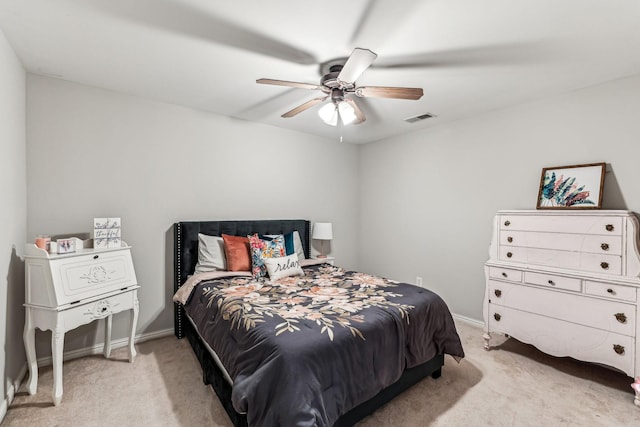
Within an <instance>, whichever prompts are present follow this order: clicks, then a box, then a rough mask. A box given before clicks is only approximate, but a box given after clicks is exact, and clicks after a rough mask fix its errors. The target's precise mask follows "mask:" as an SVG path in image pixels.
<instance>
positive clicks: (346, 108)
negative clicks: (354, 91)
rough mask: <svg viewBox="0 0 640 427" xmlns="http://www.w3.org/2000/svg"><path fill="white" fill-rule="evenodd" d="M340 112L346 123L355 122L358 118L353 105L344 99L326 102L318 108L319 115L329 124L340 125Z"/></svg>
mask: <svg viewBox="0 0 640 427" xmlns="http://www.w3.org/2000/svg"><path fill="white" fill-rule="evenodd" d="M338 114H339V115H340V119H341V120H342V124H344V125H348V124H350V123H353V122H354V121H355V119H356V112H355V110H354V109H353V107H352V106H351V105H349V103H347V102H344V101H339V102H337V103H333V102H331V103H328V104H325V105H323V106H322V108H320V109H319V110H318V115H319V116H320V118H321V119H322V121H323V122H325V123H326V124H328V125H329V126H337V125H338Z"/></svg>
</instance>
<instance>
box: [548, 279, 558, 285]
mask: <svg viewBox="0 0 640 427" xmlns="http://www.w3.org/2000/svg"><path fill="white" fill-rule="evenodd" d="M547 283H549V284H550V285H551V286H555V285H556V282H554V281H553V280H551V279H549V281H548V282H547Z"/></svg>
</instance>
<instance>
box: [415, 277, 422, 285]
mask: <svg viewBox="0 0 640 427" xmlns="http://www.w3.org/2000/svg"><path fill="white" fill-rule="evenodd" d="M416 285H417V286H420V287H422V277H420V276H416Z"/></svg>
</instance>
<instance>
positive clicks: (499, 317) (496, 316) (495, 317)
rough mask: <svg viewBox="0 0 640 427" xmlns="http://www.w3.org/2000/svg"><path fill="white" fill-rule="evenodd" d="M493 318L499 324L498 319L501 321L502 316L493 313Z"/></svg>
mask: <svg viewBox="0 0 640 427" xmlns="http://www.w3.org/2000/svg"><path fill="white" fill-rule="evenodd" d="M493 318H494V319H496V321H498V322H499V321H500V319H502V316H500V315H499V314H498V313H495V314H494V315H493Z"/></svg>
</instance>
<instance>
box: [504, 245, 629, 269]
mask: <svg viewBox="0 0 640 427" xmlns="http://www.w3.org/2000/svg"><path fill="white" fill-rule="evenodd" d="M498 257H499V259H500V260H501V261H507V262H516V263H520V264H533V265H541V266H549V267H560V268H568V269H572V270H584V271H590V272H594V273H607V274H615V275H621V274H622V258H621V257H620V256H617V255H605V254H591V253H583V252H572V251H559V250H553V249H538V248H525V247H515V246H500V249H499V253H498Z"/></svg>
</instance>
